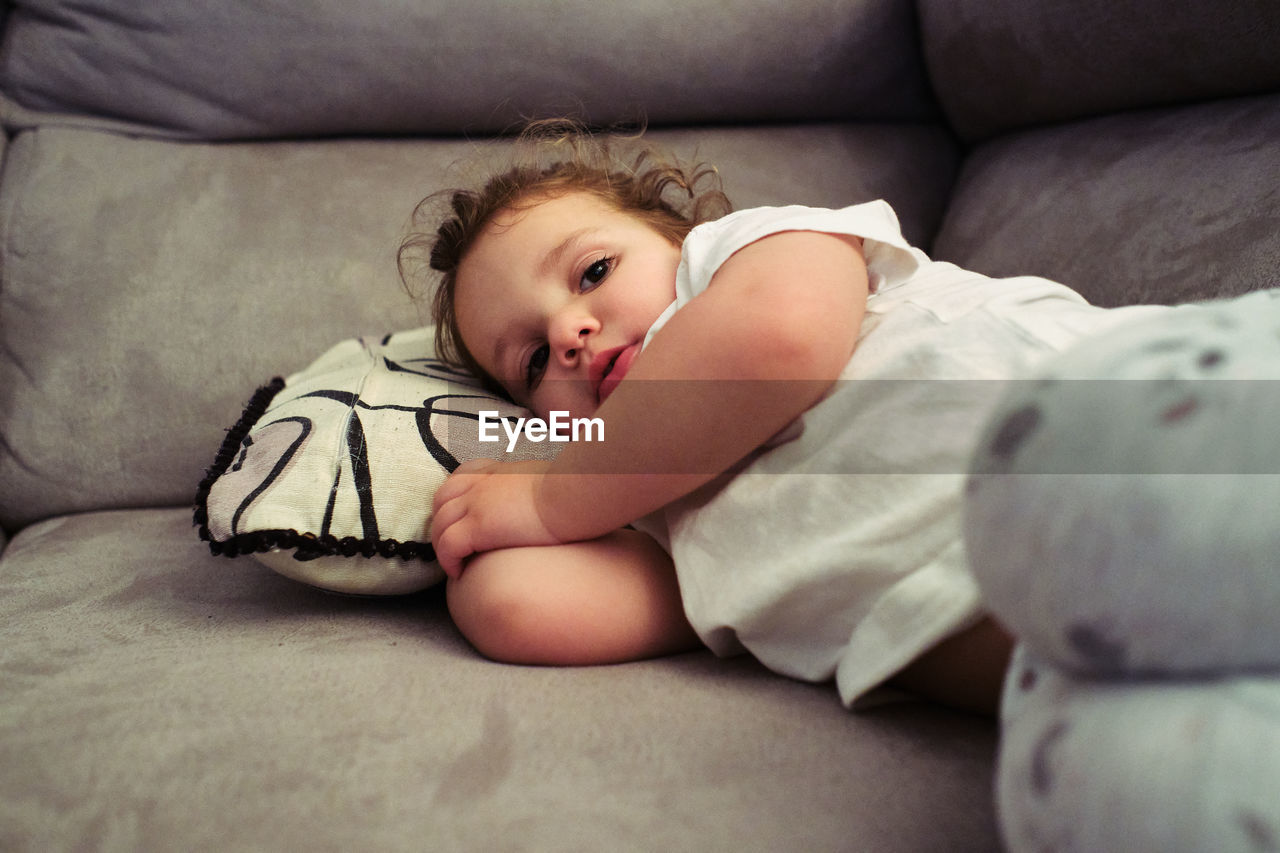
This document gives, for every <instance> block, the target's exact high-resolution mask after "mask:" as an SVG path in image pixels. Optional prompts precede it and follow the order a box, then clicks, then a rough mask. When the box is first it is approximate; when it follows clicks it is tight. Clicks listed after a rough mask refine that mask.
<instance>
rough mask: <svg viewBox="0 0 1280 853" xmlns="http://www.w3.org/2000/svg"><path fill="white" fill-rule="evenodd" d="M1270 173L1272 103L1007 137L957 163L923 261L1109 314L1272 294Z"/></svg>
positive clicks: (1277, 244) (1279, 113)
mask: <svg viewBox="0 0 1280 853" xmlns="http://www.w3.org/2000/svg"><path fill="white" fill-rule="evenodd" d="M1275 8H1277V9H1280V5H1277V6H1276V7H1275ZM1276 174H1280V95H1276V94H1272V95H1268V96H1265V97H1257V98H1239V99H1232V100H1224V101H1216V102H1213V103H1209V104H1202V105H1197V106H1193V107H1183V108H1179V109H1162V110H1151V111H1146V112H1140V113H1126V114H1124V115H1120V116H1109V117H1102V118H1094V119H1090V120H1088V121H1081V122H1075V123H1069V124H1065V125H1060V126H1056V127H1051V128H1044V129H1040V130H1034V131H1027V132H1025V133H1017V134H1009V135H1006V136H1003V137H1000V138H999V139H997V140H995V141H992V142H990V143H987V144H984V145H981V146H979V147H978V148H977V149H976V150H975V151H974V152H973V154H972V155H971V156H970V157H969V158H968V159H967V160H966V162H965V166H964V169H963V170H962V172H961V175H960V179H959V181H958V183H957V185H956V191H955V196H954V198H953V200H952V203H951V205H950V207H949V208H948V210H947V216H946V219H945V221H944V222H943V225H942V229H941V231H940V232H939V233H938V235H937V239H936V240H935V241H934V243H933V248H932V250H931V251H932V254H933V255H934V257H937V258H939V259H942V260H947V261H952V262H954V263H956V264H959V265H960V266H962V267H965V268H966V269H972V270H976V271H978V272H982V273H985V274H986V275H991V276H1014V275H1024V274H1028V273H1031V274H1035V275H1043V276H1047V277H1049V278H1052V279H1053V280H1055V281H1060V282H1063V283H1064V284H1067V285H1069V286H1070V287H1071V288H1072V289H1074V290H1077V291H1079V292H1080V293H1081V294H1082V295H1083V296H1084V297H1085V298H1086V299H1088V300H1089V301H1090V302H1091V303H1093V304H1095V305H1102V306H1107V307H1111V306H1117V305H1133V304H1138V303H1151V304H1161V305H1173V304H1178V303H1183V302H1191V301H1194V300H1197V299H1209V298H1218V297H1228V296H1237V295H1239V294H1242V293H1245V292H1248V291H1250V290H1257V289H1260V288H1266V287H1274V286H1275V285H1276V270H1277V269H1278V268H1280V209H1277V205H1276V182H1275V181H1274V180H1268V179H1267V178H1264V177H1263V176H1271V175H1276Z"/></svg>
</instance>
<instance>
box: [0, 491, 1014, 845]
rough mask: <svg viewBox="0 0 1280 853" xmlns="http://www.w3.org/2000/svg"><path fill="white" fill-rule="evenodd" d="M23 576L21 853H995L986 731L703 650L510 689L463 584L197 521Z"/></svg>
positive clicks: (165, 519) (17, 623) (63, 549)
mask: <svg viewBox="0 0 1280 853" xmlns="http://www.w3.org/2000/svg"><path fill="white" fill-rule="evenodd" d="M3 569H4V570H3V571H2V572H0V649H2V650H3V651H0V683H2V684H3V689H0V707H2V708H3V713H0V743H3V755H4V761H3V762H0V837H3V838H4V839H5V843H4V845H3V846H4V847H5V848H6V849H9V850H31V851H33V852H34V851H48V850H72V849H75V848H78V847H85V846H90V847H97V848H100V849H104V850H130V851H132V850H170V849H174V848H181V849H183V850H191V851H201V853H219V852H220V851H227V850H286V849H299V848H302V849H308V850H317V851H326V852H328V851H332V853H339V851H347V850H378V851H393V852H394V853H400V851H403V853H414V851H422V850H457V851H463V852H464V853H471V851H474V853H490V851H494V850H529V851H548V853H550V851H561V850H565V849H577V850H609V851H622V853H648V851H653V850H655V849H658V850H688V849H690V848H697V849H701V850H707V849H710V850H748V851H750V850H788V849H794V846H795V845H797V844H799V845H800V846H801V847H803V848H806V849H810V850H839V849H842V848H846V847H847V846H848V842H849V839H851V838H856V839H857V845H858V846H864V845H865V846H866V847H867V848H868V849H874V850H877V851H900V853H910V851H919V850H939V849H952V850H965V851H974V853H979V851H989V850H992V849H994V847H995V823H994V816H993V812H992V806H991V794H990V781H991V767H992V755H993V753H994V746H995V732H994V726H992V725H990V723H989V722H988V721H985V720H979V719H975V718H967V717H963V716H960V715H955V714H948V713H946V712H945V711H942V710H939V709H933V708H929V707H927V706H923V705H916V706H905V707H899V708H898V709H896V710H895V711H894V712H893V713H882V714H868V715H862V716H854V715H851V714H849V713H848V712H846V711H845V710H844V709H843V708H841V707H840V705H839V703H837V702H834V701H832V696H831V693H830V691H829V690H827V689H822V688H815V687H813V686H811V685H807V684H801V683H798V682H793V681H788V680H786V679H781V678H778V677H777V676H776V675H774V674H772V673H770V672H768V671H767V670H765V669H764V668H763V667H761V666H759V665H758V664H756V663H755V662H753V661H751V660H749V659H747V658H739V659H737V660H734V661H721V660H717V659H715V658H714V657H713V656H712V655H711V654H710V653H708V652H695V653H691V654H686V655H680V656H677V657H672V658H666V659H663V660H657V661H648V662H642V663H635V664H628V665H626V666H606V667H576V668H574V667H570V668H556V667H521V666H502V665H499V664H495V663H493V662H491V661H488V660H485V659H484V658H481V657H480V656H479V655H477V654H476V653H475V652H474V651H473V650H472V649H471V648H470V647H468V646H467V643H466V641H465V640H464V639H463V638H462V637H461V636H460V635H459V634H458V632H457V631H456V630H455V629H454V627H453V625H452V623H451V621H450V619H449V614H448V611H447V610H446V608H445V601H444V595H443V588H442V587H435V588H432V589H430V590H427V591H426V592H423V593H419V594H417V595H408V596H395V597H379V598H357V597H351V596H339V595H333V594H331V593H327V592H324V591H322V590H318V589H314V588H312V587H309V586H305V585H303V584H299V583H294V582H292V581H290V580H287V579H286V578H282V577H280V576H279V575H277V574H275V573H273V572H269V571H263V570H262V569H261V567H259V566H257V565H255V564H253V563H252V562H251V561H242V560H235V561H230V562H228V561H226V560H223V559H221V558H219V557H214V556H212V555H210V554H209V551H208V548H207V547H205V545H204V544H203V543H202V542H200V541H199V540H197V539H196V538H195V537H194V536H192V535H191V514H190V511H189V510H185V509H182V508H173V509H150V510H139V511H115V512H98V513H81V514H78V515H74V516H67V517H63V518H59V519H55V520H51V521H48V522H41V523H37V524H34V525H31V526H29V527H27V528H25V529H24V530H23V531H22V532H21V533H19V534H18V535H17V536H16V537H14V539H13V541H12V542H10V544H9V547H8V549H7V550H6V551H5V554H4V562H3ZM851 803H854V804H857V805H856V806H851ZM863 804H866V805H865V806H864V805H863ZM926 813H928V814H931V815H932V817H931V818H930V819H929V820H921V819H920V815H921V814H926Z"/></svg>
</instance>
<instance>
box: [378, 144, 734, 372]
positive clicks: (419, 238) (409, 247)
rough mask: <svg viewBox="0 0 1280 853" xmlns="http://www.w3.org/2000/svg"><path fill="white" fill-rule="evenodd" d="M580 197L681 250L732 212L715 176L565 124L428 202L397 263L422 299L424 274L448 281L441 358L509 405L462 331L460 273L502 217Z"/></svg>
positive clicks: (439, 299) (439, 295)
mask: <svg viewBox="0 0 1280 853" xmlns="http://www.w3.org/2000/svg"><path fill="white" fill-rule="evenodd" d="M572 192H585V193H589V194H591V195H593V196H596V197H597V198H600V199H602V200H604V201H605V202H606V203H608V204H610V205H612V206H613V207H614V208H615V209H617V210H619V211H621V212H623V213H629V214H632V215H634V216H636V217H637V218H638V219H640V220H641V221H643V222H644V223H645V224H647V225H649V226H650V227H652V228H653V229H654V230H655V231H657V232H658V233H659V234H661V235H662V236H663V237H665V238H666V239H667V240H669V241H671V243H673V244H674V245H676V246H679V245H680V244H681V243H682V242H683V241H684V238H685V237H686V236H688V234H689V232H690V231H691V230H692V229H693V227H694V226H695V225H698V224H700V223H702V222H708V221H710V220H713V219H718V218H720V217H721V216H724V215H725V214H727V213H729V212H730V211H731V210H732V205H731V204H730V203H729V199H728V197H727V196H726V195H725V194H724V191H723V189H722V188H721V185H720V176H719V173H718V172H717V171H716V169H715V168H714V167H712V166H709V165H707V164H705V163H694V164H691V165H685V164H682V163H681V162H679V161H678V160H676V159H674V158H672V157H670V156H669V155H666V154H664V153H662V152H660V151H659V150H658V149H657V148H656V147H655V146H653V145H651V144H649V143H647V142H644V141H643V140H642V139H641V138H640V135H639V134H631V135H622V134H616V133H601V134H597V133H592V132H590V131H589V130H588V129H586V128H585V127H584V126H582V125H581V124H578V123H577V122H573V121H567V120H559V119H558V120H551V121H542V122H536V123H534V124H531V125H529V126H528V127H527V128H526V129H525V130H524V132H523V133H522V134H521V135H520V138H519V141H518V144H517V146H516V156H515V158H514V161H513V163H512V165H511V166H510V167H509V168H507V169H506V170H505V171H502V172H500V173H499V174H496V175H494V176H492V177H490V178H489V179H488V180H487V181H485V182H483V184H482V185H481V186H480V188H479V189H451V190H443V191H440V192H437V193H433V194H432V195H429V196H427V197H426V198H425V199H423V200H422V201H421V202H419V203H418V205H417V207H416V208H414V212H413V219H412V226H413V229H414V230H412V231H411V233H410V234H409V235H408V236H407V237H405V239H404V241H403V242H402V243H401V245H400V251H399V253H398V255H397V262H398V266H399V269H400V276H401V278H402V280H403V281H404V282H405V284H406V286H408V287H409V288H410V290H411V291H412V290H413V285H412V279H413V278H414V277H415V276H416V275H417V274H422V273H425V272H426V270H425V269H423V267H424V266H425V267H429V268H430V270H432V271H434V272H435V273H436V274H438V277H439V281H438V283H437V285H436V288H435V291H434V294H433V295H432V297H431V318H432V321H433V322H434V323H435V324H436V354H437V356H438V357H439V358H441V359H443V360H445V361H447V362H450V363H452V364H455V365H457V366H458V367H461V368H463V369H465V370H467V371H469V372H471V373H472V374H473V375H475V376H476V377H478V378H479V379H480V380H481V381H482V382H483V383H484V384H485V385H486V386H487V387H488V388H490V389H491V390H493V391H496V392H498V393H500V394H503V395H504V396H505V395H506V392H505V391H503V389H502V387H501V386H500V385H499V384H498V382H497V381H496V380H495V379H494V378H493V377H492V376H489V375H488V374H487V373H486V372H485V371H484V370H483V369H482V368H481V367H480V365H479V364H478V363H477V361H476V359H475V357H474V356H473V355H472V354H471V351H470V350H469V349H468V348H467V345H466V343H465V342H464V341H463V340H462V335H461V333H460V332H459V331H458V321H457V314H456V312H455V309H454V299H455V295H456V290H457V273H458V265H459V264H461V263H462V260H463V258H465V257H466V255H467V252H468V251H469V250H470V249H471V247H472V245H474V243H475V241H476V239H477V238H478V237H479V236H480V233H481V232H482V231H484V229H485V227H486V226H487V225H488V224H489V223H490V222H491V221H492V220H493V218H494V217H495V216H496V215H497V214H499V213H500V212H502V211H507V210H519V209H522V208H525V207H528V206H532V205H534V204H537V203H538V202H540V201H545V200H546V199H548V198H555V197H558V196H561V195H565V194H568V193H572ZM442 209H443V210H442ZM436 223H438V224H436ZM424 261H425V263H424Z"/></svg>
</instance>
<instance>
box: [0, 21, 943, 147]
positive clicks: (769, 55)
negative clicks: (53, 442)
mask: <svg viewBox="0 0 1280 853" xmlns="http://www.w3.org/2000/svg"><path fill="white" fill-rule="evenodd" d="M248 10H251V14H250V13H249V11H248ZM0 90H3V92H4V93H5V94H6V95H7V97H8V99H9V101H10V103H9V116H8V117H9V121H10V123H11V124H12V123H15V122H17V123H27V124H30V123H37V122H42V121H48V120H50V116H51V115H57V116H66V115H73V116H76V117H80V118H83V117H94V118H98V119H106V120H110V121H118V122H123V123H125V124H126V126H131V127H134V128H135V129H136V128H143V129H145V130H147V131H148V132H160V133H168V134H174V135H179V136H187V137H196V138H202V139H227V138H262V137H294V136H315V135H330V134H353V133H360V134H365V133H378V134H383V133H416V134H424V133H431V134H437V133H449V134H459V133H464V132H466V133H478V132H486V131H494V130H502V129H507V128H509V127H511V126H512V125H513V124H514V123H515V122H517V121H519V120H520V119H521V118H522V117H523V118H527V117H541V116H546V115H548V114H552V115H563V114H574V115H580V116H581V117H583V118H586V119H588V120H589V121H591V122H593V123H597V124H609V123H614V122H617V121H620V120H636V119H641V118H643V119H647V120H648V121H649V123H650V124H653V125H657V124H672V123H706V122H733V121H751V120H770V121H777V120H787V119H804V120H813V119H837V118H855V117H856V118H872V119H884V118H893V119H918V118H921V117H925V116H931V115H933V107H932V100H931V96H930V95H929V93H928V90H927V84H926V78H925V74H924V71H923V63H922V60H921V58H920V52H919V47H918V38H917V35H916V26H915V18H914V4H913V3H912V2H911V0H789V2H786V3H778V2H776V0H689V2H680V3H671V2H663V0H640V1H639V2H625V3H621V2H612V3H601V2H597V0H564V2H555V3H547V2H535V3H527V2H526V3H512V2H508V0H468V2H465V3H456V2H446V0H426V2H411V3H410V2H404V0H360V2H351V0H291V2H288V3H254V4H247V5H246V4H243V3H226V2H219V0H189V2H181V3H139V2H136V0H74V2H72V0H39V2H34V0H33V2H29V3H24V4H22V5H21V6H19V7H17V8H15V9H14V11H13V13H12V15H11V18H10V20H9V27H8V32H7V34H6V41H5V50H4V51H3V52H0Z"/></svg>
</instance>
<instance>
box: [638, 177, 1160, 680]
mask: <svg viewBox="0 0 1280 853" xmlns="http://www.w3.org/2000/svg"><path fill="white" fill-rule="evenodd" d="M795 230H811V231H823V232H829V233H837V234H851V235H854V236H858V237H861V238H863V240H864V252H865V255H866V259H867V269H868V273H869V278H870V284H871V291H872V292H871V295H870V297H869V299H868V302H867V310H866V315H865V317H864V319H863V322H862V328H861V330H860V333H859V338H858V343H857V348H856V350H855V352H854V355H853V357H852V358H851V359H850V361H849V363H848V365H847V366H846V367H845V370H844V371H843V373H842V374H841V376H840V380H839V381H838V382H837V383H836V386H835V387H834V388H833V390H832V392H831V393H829V394H828V396H827V397H826V398H824V399H823V400H822V401H820V402H819V403H818V404H816V405H815V406H814V407H813V408H812V409H810V410H809V411H808V412H806V413H804V415H802V416H801V417H800V418H798V419H797V421H796V422H794V423H793V424H792V425H791V426H790V427H788V428H787V429H786V430H784V431H783V432H782V434H781V435H780V436H779V437H778V438H776V439H775V440H774V442H773V443H772V444H771V445H769V446H767V447H766V448H764V449H763V450H762V451H761V452H757V453H756V454H754V455H753V456H751V457H749V458H748V461H747V462H746V463H744V464H743V465H742V466H739V468H737V469H735V470H734V471H733V472H730V474H728V475H725V476H722V477H720V478H718V479H717V480H716V481H714V482H713V483H712V484H711V485H709V486H707V487H704V488H703V489H702V490H700V491H698V492H696V493H694V494H693V495H690V496H688V497H686V498H683V499H681V500H680V501H677V502H676V503H674V504H673V505H671V506H669V507H667V508H666V509H664V510H661V511H659V512H658V513H656V514H655V515H654V516H652V517H650V518H649V519H646V520H645V521H644V522H642V526H643V527H644V528H645V529H648V530H649V531H650V532H652V533H653V534H654V535H655V537H656V538H658V540H659V541H660V542H663V543H664V544H665V545H666V547H667V548H668V550H669V551H670V553H671V555H672V557H673V559H674V561H675V565H676V573H677V575H678V577H679V580H680V587H681V594H682V597H683V600H684V604H685V610H686V613H687V615H688V616H689V619H690V621H691V623H692V624H693V626H694V628H695V629H696V630H697V631H698V633H699V636H701V637H702V640H703V641H704V642H705V643H706V644H707V645H708V646H710V647H711V648H712V649H713V650H715V651H717V652H718V653H720V654H733V653H735V652H740V651H742V650H744V649H745V650H747V651H750V652H751V653H752V654H753V655H755V656H756V657H757V658H759V659H760V660H761V661H762V662H764V663H765V665H767V666H769V667H771V668H773V669H775V670H777V671H779V672H782V673H784V674H787V675H791V676H794V677H797V678H803V679H808V680H815V681H821V680H826V679H829V678H831V677H833V676H834V677H835V679H836V681H837V685H838V687H839V689H840V694H841V697H842V699H843V700H844V702H845V703H846V704H853V703H855V702H856V701H858V700H859V699H860V698H861V697H863V695H864V694H866V693H867V691H869V690H871V689H872V688H874V687H876V686H878V685H879V684H881V683H882V682H883V681H884V680H885V679H887V678H889V677H890V676H892V675H893V674H894V673H895V672H897V671H898V670H900V669H901V668H902V667H904V666H905V665H906V664H908V663H909V662H910V661H911V660H913V659H914V658H916V657H917V656H919V655H920V654H921V653H923V652H924V651H926V650H927V649H929V648H930V647H932V646H933V645H935V644H937V643H938V642H939V641H941V640H943V639H945V638H946V637H947V636H949V635H951V634H953V633H955V632H957V631H959V630H962V629H963V628H965V627H967V626H968V625H969V624H971V623H973V622H974V621H976V620H977V618H978V617H979V615H980V608H979V602H978V592H977V587H976V585H975V584H974V582H973V580H972V578H971V577H970V575H969V573H968V566H967V562H966V559H965V556H964V549H963V544H962V534H961V527H960V507H961V487H962V484H963V481H964V476H965V473H966V472H967V470H968V463H969V458H970V455H971V453H972V451H973V448H974V446H975V443H976V441H977V439H978V434H979V431H980V429H981V427H982V426H983V425H984V423H985V422H986V418H987V417H988V415H989V412H990V410H991V408H993V407H994V405H995V403H996V401H997V400H998V399H999V395H1000V394H1001V393H1002V392H1003V390H1004V388H1003V384H1004V381H1005V380H1010V379H1014V378H1017V377H1019V376H1021V375H1023V374H1024V373H1025V372H1026V371H1027V370H1029V369H1030V367H1031V365H1033V364H1034V363H1035V362H1036V361H1037V360H1038V359H1040V358H1042V357H1044V356H1045V355H1046V354H1049V353H1053V352H1056V351H1058V350H1060V349H1062V348H1063V347H1065V346H1067V345H1069V344H1070V343H1072V342H1074V341H1075V340H1076V339H1078V338H1079V337H1080V336H1081V335H1082V334H1085V333H1086V332H1088V331H1090V330H1094V329H1099V328H1102V327H1103V326H1105V325H1108V324H1113V323H1116V322H1119V321H1120V319H1121V317H1122V316H1129V315H1130V313H1132V312H1143V311H1145V310H1153V309H1143V308H1132V309H1121V310H1117V311H1105V310H1102V309H1098V308H1095V307H1093V306H1090V305H1088V304H1086V303H1085V302H1084V300H1082V299H1081V298H1080V296H1079V295H1078V294H1077V293H1075V292H1074V291H1072V290H1070V289H1069V288H1066V287H1064V286H1062V285H1059V284H1056V283H1053V282H1050V281H1046V280H1044V279H1038V278H1018V279H1007V280H993V279H989V278H987V277H985V276H981V275H978V274H976V273H970V272H966V271H964V270H961V269H959V268H958V267H956V266H954V265H952V264H947V263H941V262H933V261H930V260H929V258H928V257H927V256H926V255H925V254H924V253H923V252H921V251H919V250H918V249H913V248H912V247H911V246H910V245H909V244H908V243H907V242H906V241H905V240H904V239H903V237H902V234H901V231H900V229H899V227H898V224H897V219H896V217H895V215H894V213H893V210H892V208H891V207H890V206H889V205H887V204H885V203H884V202H871V203H866V204H862V205H857V206H854V207H849V208H844V209H841V210H814V209H810V208H804V207H787V208H776V209H770V208H760V209H754V210H745V211H739V212H737V213H734V214H731V215H730V216H727V217H725V218H724V219H721V220H718V221H716V222H714V223H709V224H707V225H702V226H699V227H698V228H696V229H694V231H693V232H692V233H691V234H690V235H689V237H688V238H687V239H686V241H685V244H684V247H683V254H682V258H681V263H680V267H679V270H678V272H677V280H676V294H677V299H676V302H675V303H674V304H673V306H672V307H671V309H669V310H668V312H667V313H665V314H664V315H663V316H662V317H660V318H659V320H658V321H657V322H656V323H655V324H654V325H655V328H654V329H651V330H650V337H651V336H652V335H653V334H655V333H656V331H657V328H660V327H661V325H662V324H664V323H665V322H666V320H667V319H668V318H669V317H670V316H671V314H672V313H674V311H676V310H678V309H679V308H680V307H681V306H682V305H684V304H686V303H687V302H688V301H689V300H691V299H693V298H694V297H696V296H697V294H698V293H701V292H702V291H703V290H705V289H706V287H707V286H708V285H709V284H710V282H711V278H712V277H713V276H714V275H715V272H716V270H717V269H718V268H719V266H720V265H721V264H722V263H723V262H724V261H725V260H727V259H728V258H729V257H730V256H731V255H732V254H733V253H734V252H736V251H737V250H738V249H740V248H742V247H743V246H745V245H747V244H749V243H751V242H754V241H755V240H758V239H761V238H762V237H765V236H767V235H769V234H772V233H776V232H779V231H795ZM646 340H647V339H646ZM975 380H985V381H975ZM758 519H770V523H769V524H767V525H762V524H758V523H756V520H758Z"/></svg>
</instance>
